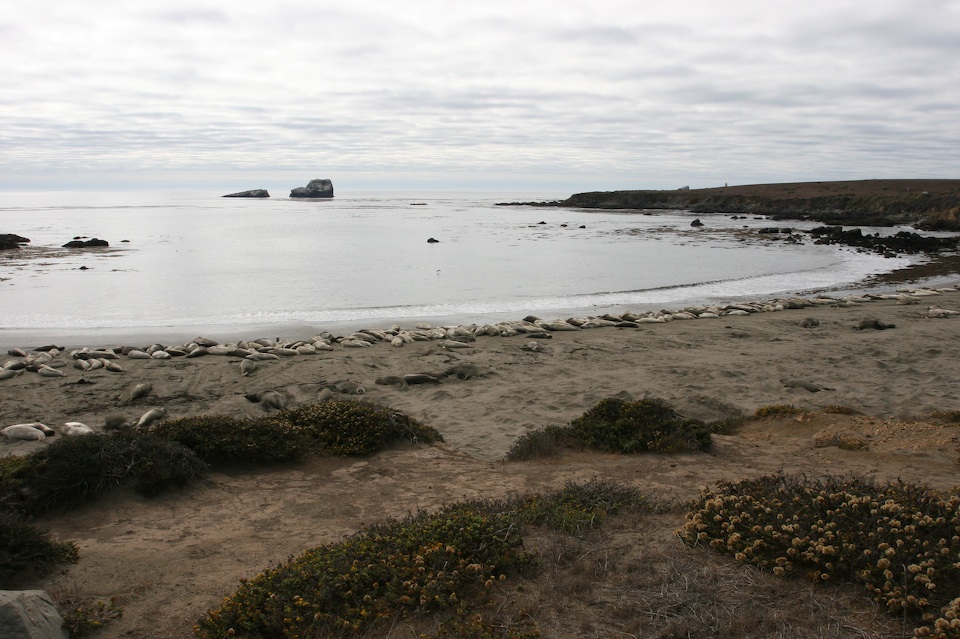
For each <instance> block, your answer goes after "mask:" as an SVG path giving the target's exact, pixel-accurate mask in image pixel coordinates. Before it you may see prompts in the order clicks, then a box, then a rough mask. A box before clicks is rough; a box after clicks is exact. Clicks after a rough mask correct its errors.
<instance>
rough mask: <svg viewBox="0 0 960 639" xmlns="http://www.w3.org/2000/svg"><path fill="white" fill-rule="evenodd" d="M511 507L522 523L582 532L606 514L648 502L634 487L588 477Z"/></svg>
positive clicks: (595, 524)
mask: <svg viewBox="0 0 960 639" xmlns="http://www.w3.org/2000/svg"><path fill="white" fill-rule="evenodd" d="M515 507H516V509H517V512H518V513H519V515H520V518H521V520H522V521H523V522H524V523H528V524H534V525H539V526H549V527H550V528H553V529H556V530H562V531H564V532H583V531H585V530H589V529H592V528H595V527H597V526H599V525H600V524H601V523H602V522H603V520H604V519H606V517H607V515H612V514H614V513H617V512H619V511H621V510H634V511H636V510H642V509H646V508H649V504H648V502H647V500H646V499H645V498H644V497H643V495H642V494H641V493H640V491H638V490H637V489H636V488H633V487H630V486H624V485H622V484H617V483H613V482H607V481H600V480H591V481H589V482H587V483H585V484H578V483H574V482H569V483H567V485H566V486H564V488H563V489H561V490H559V491H555V492H552V493H548V494H546V495H534V496H532V497H526V498H523V499H520V500H518V501H517V502H516V506H515Z"/></svg>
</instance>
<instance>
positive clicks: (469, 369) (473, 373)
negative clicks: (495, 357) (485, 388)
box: [443, 364, 480, 381]
mask: <svg viewBox="0 0 960 639" xmlns="http://www.w3.org/2000/svg"><path fill="white" fill-rule="evenodd" d="M443 374H444V375H446V376H447V377H456V378H457V379H462V380H464V381H466V380H468V379H473V378H474V377H480V369H479V368H477V366H476V365H475V364H457V365H456V366H454V367H452V368H448V369H447V370H445V371H443Z"/></svg>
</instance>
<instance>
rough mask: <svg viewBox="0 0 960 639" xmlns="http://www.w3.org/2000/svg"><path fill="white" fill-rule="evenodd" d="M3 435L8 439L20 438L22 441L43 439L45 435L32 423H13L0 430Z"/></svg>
mask: <svg viewBox="0 0 960 639" xmlns="http://www.w3.org/2000/svg"><path fill="white" fill-rule="evenodd" d="M0 433H3V434H4V436H5V437H9V438H10V439H22V440H24V441H36V442H39V441H43V440H44V439H46V438H47V436H46V435H45V434H44V433H43V431H42V430H40V429H39V428H36V427H35V426H34V425H33V424H14V425H13V426H7V427H6V428H4V429H3V430H0Z"/></svg>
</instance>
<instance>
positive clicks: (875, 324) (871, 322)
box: [854, 318, 897, 331]
mask: <svg viewBox="0 0 960 639" xmlns="http://www.w3.org/2000/svg"><path fill="white" fill-rule="evenodd" d="M896 327H897V325H896V324H887V323H886V322H881V321H880V320H878V319H874V318H871V319H865V320H863V321H861V322H860V323H859V324H857V325H856V326H855V327H854V328H856V329H857V330H858V331H865V330H867V329H871V328H873V329H876V330H878V331H883V330H886V329H888V328H896Z"/></svg>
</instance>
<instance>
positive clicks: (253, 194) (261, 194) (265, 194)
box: [223, 189, 270, 197]
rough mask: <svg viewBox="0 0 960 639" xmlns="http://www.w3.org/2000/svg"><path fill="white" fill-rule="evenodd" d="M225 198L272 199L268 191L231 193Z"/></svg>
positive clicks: (257, 190) (254, 190)
mask: <svg viewBox="0 0 960 639" xmlns="http://www.w3.org/2000/svg"><path fill="white" fill-rule="evenodd" d="M223 197H270V194H269V193H268V192H267V190H266V189H253V190H252V191H240V192H239V193H230V194H229V195H224V196H223Z"/></svg>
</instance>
